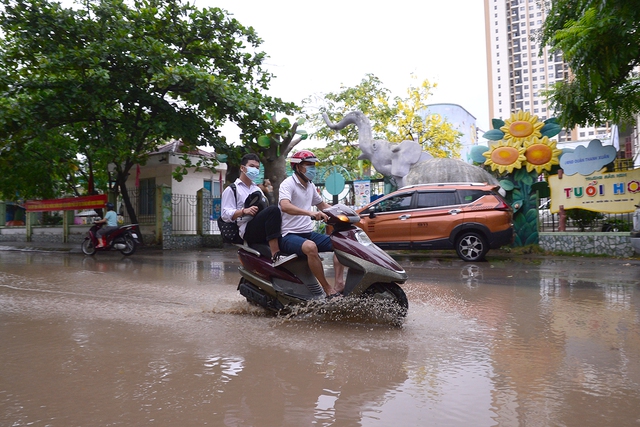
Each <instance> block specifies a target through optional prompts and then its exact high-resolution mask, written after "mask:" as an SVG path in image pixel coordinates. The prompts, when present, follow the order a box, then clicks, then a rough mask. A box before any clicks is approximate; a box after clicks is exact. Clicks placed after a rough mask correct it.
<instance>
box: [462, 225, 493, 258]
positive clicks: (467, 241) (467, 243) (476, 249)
mask: <svg viewBox="0 0 640 427" xmlns="http://www.w3.org/2000/svg"><path fill="white" fill-rule="evenodd" d="M488 251H489V245H488V244H487V240H486V239H485V238H484V236H482V235H481V234H479V233H476V232H475V231H468V232H466V233H462V234H461V235H460V236H459V237H458V240H457V241H456V252H457V254H458V256H459V257H460V258H461V259H462V260H464V261H480V260H482V259H483V258H484V256H485V255H486V254H487V252H488Z"/></svg>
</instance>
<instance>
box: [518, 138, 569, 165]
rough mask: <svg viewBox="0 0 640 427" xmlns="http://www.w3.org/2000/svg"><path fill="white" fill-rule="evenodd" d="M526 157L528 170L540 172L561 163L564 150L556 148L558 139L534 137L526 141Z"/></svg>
mask: <svg viewBox="0 0 640 427" xmlns="http://www.w3.org/2000/svg"><path fill="white" fill-rule="evenodd" d="M524 148H525V152H524V157H525V158H526V160H527V162H526V166H527V172H531V171H533V170H534V169H535V171H536V172H537V173H538V174H540V173H542V171H543V170H548V171H550V170H551V167H552V166H553V165H557V164H559V163H560V160H559V156H560V154H561V153H562V150H559V149H558V148H556V141H551V140H550V139H549V138H548V137H546V136H545V137H542V139H540V138H532V139H530V140H529V141H527V142H525V143H524Z"/></svg>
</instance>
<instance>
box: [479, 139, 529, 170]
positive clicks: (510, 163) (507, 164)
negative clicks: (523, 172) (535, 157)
mask: <svg viewBox="0 0 640 427" xmlns="http://www.w3.org/2000/svg"><path fill="white" fill-rule="evenodd" d="M524 152H525V148H524V147H523V146H522V144H520V143H519V142H513V141H508V140H506V139H503V140H500V141H498V142H496V143H495V144H491V145H489V150H488V151H485V152H484V153H482V155H483V156H484V157H486V158H487V160H486V161H485V162H484V164H485V165H489V166H491V170H496V169H497V170H498V171H499V172H500V173H504V172H505V171H506V172H509V173H511V172H513V170H514V169H520V168H521V167H522V162H524V161H525V160H526V158H525V156H524Z"/></svg>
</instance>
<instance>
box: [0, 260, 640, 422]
mask: <svg viewBox="0 0 640 427" xmlns="http://www.w3.org/2000/svg"><path fill="white" fill-rule="evenodd" d="M329 258H330V257H329ZM400 262H401V264H402V265H403V266H404V267H405V269H406V270H407V272H408V274H409V278H410V279H409V281H408V282H407V284H405V285H403V288H404V289H405V292H406V293H407V296H408V298H409V314H408V316H407V319H406V322H405V324H404V326H403V327H402V328H394V327H391V326H388V325H384V324H371V323H359V322H356V321H352V322H342V321H336V320H334V319H327V318H324V317H323V316H322V315H318V314H312V315H305V316H301V317H299V318H290V319H282V318H275V317H272V316H270V315H267V314H265V312H263V311H262V310H261V309H259V308H256V307H252V306H250V305H249V304H248V303H247V302H246V301H245V300H244V299H243V298H242V297H241V296H240V295H239V294H238V292H237V291H236V286H237V283H238V280H239V275H238V273H237V267H238V262H237V259H236V257H235V254H234V252H233V251H232V250H225V251H203V252H165V253H162V252H151V251H150V252H145V251H141V252H139V253H137V254H135V255H134V256H132V257H131V258H123V257H122V256H120V255H119V254H117V253H109V254H99V255H98V256H96V257H84V256H82V255H77V254H61V253H45V252H10V251H0V361H2V367H1V370H0V425H1V426H52V427H57V426H60V427H70V426H134V425H157V426H203V425H211V426H268V427H272V426H296V427H298V426H390V425H395V426H403V427H404V426H424V425H433V426H456V427H457V426H474V427H481V426H580V427H588V426H594V427H595V426H598V427H601V426H633V425H638V426H640V411H639V410H638V408H639V407H640V263H638V261H625V260H614V259H601V258H572V259H560V258H547V259H535V260H529V261H523V262H519V261H515V260H509V259H496V258H494V259H492V258H489V261H488V262H483V263H475V264H469V263H464V262H462V261H459V260H457V259H455V258H453V257H451V258H442V259H438V258H435V257H434V258H425V259H423V260H419V259H416V258H406V259H402V260H401V261H400ZM329 277H331V276H329Z"/></svg>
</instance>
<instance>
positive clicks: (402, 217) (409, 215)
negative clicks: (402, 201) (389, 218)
mask: <svg viewBox="0 0 640 427" xmlns="http://www.w3.org/2000/svg"><path fill="white" fill-rule="evenodd" d="M409 218H411V214H404V215H400V216H399V217H398V219H399V220H402V221H404V220H405V219H409Z"/></svg>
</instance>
